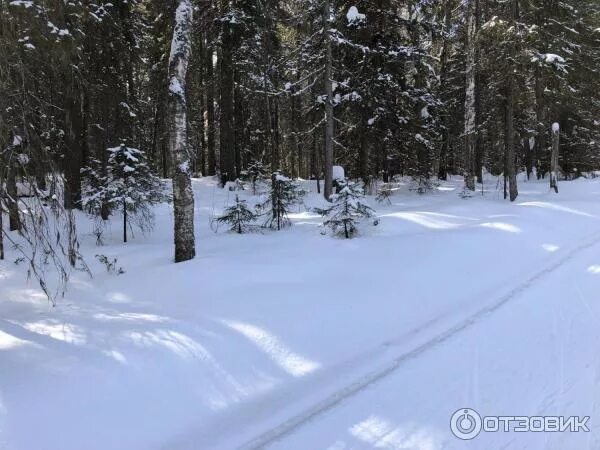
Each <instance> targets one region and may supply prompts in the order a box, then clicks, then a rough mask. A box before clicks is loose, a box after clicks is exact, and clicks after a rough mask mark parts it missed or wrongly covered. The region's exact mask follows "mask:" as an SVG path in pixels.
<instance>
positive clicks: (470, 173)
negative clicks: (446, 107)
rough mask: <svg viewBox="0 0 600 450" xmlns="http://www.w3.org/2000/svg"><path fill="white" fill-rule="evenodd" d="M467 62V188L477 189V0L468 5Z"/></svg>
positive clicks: (471, 0) (465, 176)
mask: <svg viewBox="0 0 600 450" xmlns="http://www.w3.org/2000/svg"><path fill="white" fill-rule="evenodd" d="M467 8H468V9H467V15H468V19H467V63H466V98H465V167H464V171H465V172H464V180H465V189H468V190H469V191H474V190H475V143H476V142H475V141H476V139H477V136H476V133H477V130H476V129H475V103H476V102H475V100H476V93H475V82H476V76H477V75H476V66H475V65H476V61H475V56H476V48H475V47H476V44H475V39H476V33H477V29H476V23H475V21H476V19H475V14H476V7H475V0H470V1H469V3H468V5H467Z"/></svg>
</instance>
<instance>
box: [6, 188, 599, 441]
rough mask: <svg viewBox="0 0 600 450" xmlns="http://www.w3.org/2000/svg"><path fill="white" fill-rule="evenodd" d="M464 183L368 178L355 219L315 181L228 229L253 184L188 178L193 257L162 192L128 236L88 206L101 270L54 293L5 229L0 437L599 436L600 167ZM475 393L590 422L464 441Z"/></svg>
mask: <svg viewBox="0 0 600 450" xmlns="http://www.w3.org/2000/svg"><path fill="white" fill-rule="evenodd" d="M461 187H462V179H459V178H458V177H457V178H456V179H454V180H451V181H448V182H444V183H442V184H441V185H440V186H439V187H438V188H437V189H436V190H435V191H434V192H431V193H428V194H425V195H418V194H416V193H414V192H412V191H409V190H408V184H405V185H403V187H402V188H401V189H400V191H399V192H397V193H395V195H394V196H393V197H391V204H389V205H387V204H386V205H380V204H377V203H376V202H375V201H374V199H373V198H372V197H369V198H368V201H369V203H370V204H371V205H372V206H373V207H374V208H375V209H376V210H377V218H378V222H379V223H378V225H377V226H374V225H373V224H372V222H373V221H372V220H370V221H366V222H365V223H364V224H363V226H362V228H361V233H360V236H359V237H357V238H356V239H351V240H343V239H338V238H334V237H331V236H329V235H324V234H322V230H323V229H322V228H321V227H320V226H319V225H320V223H321V220H322V219H321V218H320V217H319V216H317V215H316V214H314V213H313V212H311V208H313V207H316V206H322V205H323V201H322V199H321V197H320V196H319V195H318V194H316V192H311V193H310V194H309V195H308V196H307V197H306V199H305V204H306V207H299V208H298V210H297V212H295V213H294V214H292V216H291V219H292V222H293V226H292V227H291V228H289V229H286V230H283V231H281V232H273V231H267V230H263V231H259V232H256V233H252V234H247V235H236V234H231V233H227V232H219V233H214V232H213V231H212V230H211V227H210V217H211V216H213V215H214V214H217V213H219V212H220V211H222V210H223V208H224V207H225V206H226V205H227V204H228V203H230V202H231V201H233V199H234V197H235V195H236V194H239V193H237V192H228V191H224V190H222V189H219V188H218V187H217V186H216V182H215V181H214V180H212V179H208V178H205V179H199V180H194V189H195V194H196V237H197V257H196V258H195V259H194V260H193V261H190V262H187V263H182V264H174V263H173V262H172V256H173V245H172V222H171V220H172V219H171V216H172V211H171V207H170V206H168V205H164V206H161V207H159V208H157V210H156V214H157V223H156V227H155V230H154V232H152V233H150V234H147V235H142V234H140V233H136V236H135V237H134V238H133V239H132V240H131V242H129V243H128V244H123V243H121V242H120V237H121V224H120V222H119V218H118V217H116V218H115V220H114V221H113V223H112V225H111V228H110V229H109V230H108V232H107V233H106V234H105V236H104V241H105V242H104V245H103V246H102V247H97V246H96V245H95V240H96V238H95V237H94V236H93V235H92V234H91V230H92V225H91V221H90V220H89V219H87V218H86V217H84V216H81V217H78V226H79V228H80V230H81V232H82V233H83V234H82V235H81V241H82V253H83V255H84V256H85V258H86V261H87V263H88V265H89V266H90V269H91V271H92V273H93V278H90V277H89V276H88V275H86V274H85V273H79V272H76V273H74V274H73V276H72V279H71V283H70V285H69V288H68V291H67V293H66V295H65V297H64V298H63V299H60V300H59V301H58V305H57V306H56V307H54V308H53V307H52V306H51V305H50V304H49V303H48V302H47V300H46V299H45V297H44V296H43V295H42V293H41V292H40V291H39V289H38V288H37V285H36V283H35V281H34V280H31V281H29V282H28V281H27V279H26V274H25V269H24V268H23V267H22V266H20V265H15V264H14V263H13V261H14V259H15V258H16V254H14V252H12V253H11V250H10V249H8V255H7V260H6V261H3V262H0V449H2V450H81V449H85V450H96V449H97V450H107V449H115V450H121V449H123V450H148V449H202V450H204V449H206V450H229V449H236V448H273V449H281V450H296V449H297V450H321V449H322V450H352V449H353V450H357V449H360V450H363V449H375V448H377V449H379V448H382V449H394V450H396V449H418V450H433V449H467V448H468V449H483V448H485V449H486V450H493V449H535V450H537V449H540V450H541V449H544V450H549V449H556V450H585V449H590V450H592V449H598V448H600V407H599V406H598V403H599V402H600V359H599V358H598V354H599V353H598V349H599V348H600V326H599V325H600V295H599V294H598V292H600V179H595V180H583V179H581V180H576V181H572V182H563V183H561V184H560V193H559V194H555V193H553V192H550V191H549V188H548V185H547V182H546V181H541V182H537V181H535V182H534V181H532V182H525V181H524V180H520V195H519V198H518V199H517V201H516V202H515V203H513V204H511V203H509V202H506V201H504V200H502V198H501V193H500V192H498V191H497V189H496V187H497V183H496V180H495V179H494V180H491V179H490V181H489V184H487V185H486V191H485V195H483V196H482V195H481V193H479V194H477V195H474V196H473V197H472V198H469V199H463V198H461V197H460V196H459V195H458V194H459V192H460V191H461ZM305 188H307V189H311V190H313V191H314V190H315V188H316V186H315V185H314V182H311V183H309V182H306V183H305ZM242 196H243V197H244V198H247V199H248V202H249V204H250V205H252V204H253V202H254V201H256V202H257V201H258V200H257V199H256V198H255V197H253V196H251V195H250V194H249V193H247V192H245V193H243V194H242ZM99 254H103V255H106V256H107V257H109V258H110V259H111V260H112V259H113V258H116V259H117V265H118V266H119V267H122V268H123V270H124V272H125V273H124V274H121V275H117V274H114V273H108V272H107V271H106V269H105V267H104V266H103V265H102V264H101V263H100V262H99V261H98V260H97V258H95V255H99ZM463 407H469V408H473V409H475V410H477V411H478V412H480V413H481V414H482V415H488V416H490V415H496V416H497V415H509V416H528V415H535V416H543V415H553V416H554V415H557V416H569V415H576V416H590V421H589V423H588V426H589V427H590V430H591V431H590V432H589V433H585V432H581V433H568V432H566V433H517V432H497V433H483V432H482V434H481V435H480V436H478V437H477V438H476V439H475V440H473V441H462V440H459V439H457V438H456V437H454V436H453V435H452V433H451V431H450V426H449V424H450V417H451V416H452V414H453V413H454V412H455V411H456V410H458V409H459V408H463ZM597 424H598V425H597Z"/></svg>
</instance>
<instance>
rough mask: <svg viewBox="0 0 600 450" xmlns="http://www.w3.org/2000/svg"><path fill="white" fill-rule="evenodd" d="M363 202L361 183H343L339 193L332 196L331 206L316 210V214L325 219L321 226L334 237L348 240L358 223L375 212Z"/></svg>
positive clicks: (354, 233) (352, 235)
mask: <svg viewBox="0 0 600 450" xmlns="http://www.w3.org/2000/svg"><path fill="white" fill-rule="evenodd" d="M363 200H364V191H363V187H362V183H355V182H352V181H345V182H344V183H343V184H342V185H341V186H340V189H339V191H338V192H337V193H335V194H333V195H332V197H331V201H332V205H331V206H330V207H328V208H325V209H319V208H318V209H316V212H317V213H318V214H320V215H322V216H324V217H326V220H325V221H324V222H323V225H324V226H326V227H329V228H331V230H332V231H333V233H334V234H335V235H337V236H340V237H345V238H346V239H350V238H352V237H354V236H355V235H356V233H357V231H358V224H359V221H360V220H361V219H365V218H369V217H372V216H373V213H374V212H375V211H374V210H373V209H372V208H371V207H370V206H368V205H367V204H366V203H363Z"/></svg>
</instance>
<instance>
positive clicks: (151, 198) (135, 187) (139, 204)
mask: <svg viewBox="0 0 600 450" xmlns="http://www.w3.org/2000/svg"><path fill="white" fill-rule="evenodd" d="M108 154H109V156H108V163H107V172H106V175H103V174H102V170H101V164H100V163H99V162H96V164H95V169H94V168H88V169H86V170H85V171H84V173H85V174H86V175H87V176H86V178H87V183H86V184H85V185H84V189H83V207H84V209H85V210H86V211H87V212H88V213H90V214H92V215H93V216H96V217H99V216H102V214H103V211H104V209H105V208H108V210H109V211H121V212H122V214H123V242H127V229H128V225H129V223H128V220H130V219H129V218H131V219H133V221H134V223H135V224H136V225H137V226H138V227H139V228H140V229H141V230H142V231H147V230H150V229H152V227H153V224H154V213H153V210H152V207H153V206H154V205H155V204H158V203H161V202H164V201H167V200H169V197H168V196H167V195H166V193H165V192H164V186H163V184H162V181H161V180H160V178H158V177H157V176H156V175H154V174H153V173H152V171H151V170H150V168H149V167H148V165H147V164H146V156H145V154H144V152H142V151H140V150H137V149H135V148H129V147H127V146H125V144H121V145H120V146H118V147H114V148H109V149H108Z"/></svg>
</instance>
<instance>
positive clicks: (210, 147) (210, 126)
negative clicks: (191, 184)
mask: <svg viewBox="0 0 600 450" xmlns="http://www.w3.org/2000/svg"><path fill="white" fill-rule="evenodd" d="M205 69H206V153H207V154H206V160H207V164H208V167H207V170H206V173H207V175H209V176H213V175H216V173H217V170H216V169H217V152H216V142H215V79H214V70H213V50H212V48H211V47H208V48H207V49H206V59H205Z"/></svg>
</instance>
